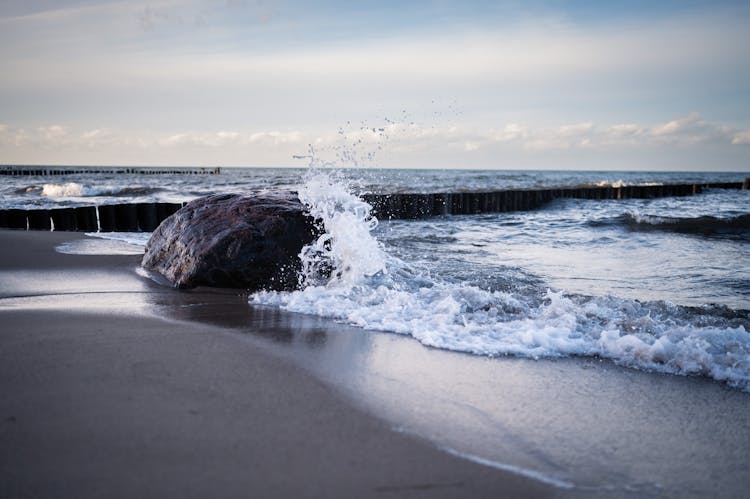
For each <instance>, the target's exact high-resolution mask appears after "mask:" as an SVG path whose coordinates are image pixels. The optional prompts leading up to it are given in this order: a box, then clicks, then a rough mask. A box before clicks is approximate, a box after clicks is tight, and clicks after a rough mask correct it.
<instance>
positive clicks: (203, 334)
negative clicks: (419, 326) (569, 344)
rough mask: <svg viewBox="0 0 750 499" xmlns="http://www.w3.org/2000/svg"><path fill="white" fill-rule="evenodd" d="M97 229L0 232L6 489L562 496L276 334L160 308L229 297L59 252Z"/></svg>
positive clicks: (1, 465)
mask: <svg viewBox="0 0 750 499" xmlns="http://www.w3.org/2000/svg"><path fill="white" fill-rule="evenodd" d="M82 237H84V236H83V235H78V234H71V233H41V232H23V231H20V232H12V231H2V232H0V240H1V241H2V242H1V243H0V261H1V263H0V295H1V296H0V323H1V324H2V327H1V328H0V329H1V330H2V332H1V333H0V356H1V359H0V384H1V387H0V391H1V392H2V393H3V396H2V397H1V398H0V417H1V420H0V424H1V425H2V426H1V427H0V442H1V444H0V484H1V485H0V496H2V497H4V498H22V497H36V498H41V497H77V498H82V497H128V498H131V497H546V496H550V495H553V493H554V489H553V488H552V487H549V486H547V485H544V484H540V483H538V482H536V481H533V480H530V479H527V478H524V477H521V476H518V475H515V474H511V473H505V472H502V471H498V470H496V469H492V468H490V467H487V466H482V465H479V464H475V463H472V462H469V461H466V460H464V459H460V458H458V457H455V456H452V455H450V454H448V453H445V452H442V451H441V450H439V449H438V448H437V447H436V446H434V445H432V444H431V443H430V442H427V441H425V440H423V439H419V438H416V437H413V436H410V435H407V434H404V433H399V432H397V431H394V430H393V429H392V428H391V426H390V425H389V424H388V423H387V422H386V421H384V420H382V419H380V418H377V417H374V416H373V415H370V414H368V413H367V412H365V411H364V410H362V409H361V408H358V407H355V406H354V405H353V404H352V403H351V402H350V401H347V400H346V399H345V397H343V396H342V395H341V394H340V393H339V392H337V391H336V390H334V389H332V388H331V387H330V386H327V385H326V384H324V383H322V382H320V381H319V380H317V379H316V378H315V377H313V376H311V375H310V374H309V372H308V371H306V370H305V369H303V368H301V367H299V366H297V365H295V364H294V363H293V362H291V361H290V360H288V359H284V358H282V357H281V356H279V355H274V354H272V353H270V352H269V351H268V350H269V348H268V346H269V345H266V346H265V347H263V346H258V345H257V343H259V342H267V340H264V339H262V338H250V340H249V341H248V338H247V336H246V335H244V334H238V333H237V332H233V331H232V330H230V329H227V328H226V327H220V326H212V325H207V324H205V323H199V322H194V323H191V322H187V321H182V320H174V319H169V318H164V319H160V318H158V317H155V316H154V313H155V312H154V311H158V310H161V309H163V308H165V307H175V308H179V307H181V306H185V307H189V306H190V303H191V302H192V303H196V302H201V303H206V302H210V301H211V300H212V299H213V300H214V301H217V297H216V296H215V295H214V296H213V297H212V296H211V295H210V294H209V295H208V296H204V297H201V294H200V293H182V294H181V293H176V292H174V291H172V290H170V289H164V288H160V287H159V286H157V285H156V284H153V283H151V282H150V281H148V280H147V279H144V278H141V277H139V276H137V275H136V274H135V268H136V266H137V265H138V262H139V260H140V259H139V257H137V256H135V257H134V256H79V255H63V254H59V253H56V252H55V251H54V246H55V245H56V244H60V243H61V242H64V241H68V240H71V239H77V238H82ZM107 283H109V284H108V285H107ZM107 287H109V289H106V288H107ZM227 296H229V297H230V299H229V301H231V300H232V299H234V300H235V301H236V298H234V294H231V293H230V294H226V293H224V294H222V293H219V294H218V297H219V300H218V301H226V297H227ZM222 297H224V299H222ZM183 298H184V299H183ZM154 303H161V305H153V304H154ZM164 303H167V304H168V305H164ZM149 304H152V305H149ZM159 307H161V308H159ZM145 309H150V310H151V312H150V313H147V312H145V311H144V310H145ZM175 315H179V314H175ZM271 343H273V342H271ZM271 346H272V347H273V345H271Z"/></svg>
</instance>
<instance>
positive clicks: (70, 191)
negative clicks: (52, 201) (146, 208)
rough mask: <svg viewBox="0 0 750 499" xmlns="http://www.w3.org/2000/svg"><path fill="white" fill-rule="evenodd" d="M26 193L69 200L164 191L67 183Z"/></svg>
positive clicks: (50, 185)
mask: <svg viewBox="0 0 750 499" xmlns="http://www.w3.org/2000/svg"><path fill="white" fill-rule="evenodd" d="M26 189H31V190H26V191H24V192H36V191H38V190H41V194H42V196H46V197H55V198H67V197H77V198H80V197H97V196H110V197H137V196H148V195H149V194H154V193H157V192H161V191H163V190H164V189H163V188H161V187H144V186H132V187H113V186H99V187H90V186H86V185H82V184H79V183H77V182H66V183H63V184H44V185H43V186H42V187H41V189H39V188H36V187H35V186H31V187H28V188H26Z"/></svg>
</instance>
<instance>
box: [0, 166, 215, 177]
mask: <svg viewBox="0 0 750 499" xmlns="http://www.w3.org/2000/svg"><path fill="white" fill-rule="evenodd" d="M220 173H221V168H220V167H218V166H217V167H214V168H205V167H198V168H187V167H185V168H125V167H119V168H83V167H79V166H77V167H75V168H52V167H23V166H18V167H17V166H6V167H0V175H10V176H14V177H15V176H41V175H44V176H48V175H80V174H109V175H116V174H139V175H218V174H220Z"/></svg>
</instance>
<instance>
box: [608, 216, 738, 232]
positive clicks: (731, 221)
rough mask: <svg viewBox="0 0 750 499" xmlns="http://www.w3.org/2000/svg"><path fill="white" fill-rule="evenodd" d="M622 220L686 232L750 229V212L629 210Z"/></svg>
mask: <svg viewBox="0 0 750 499" xmlns="http://www.w3.org/2000/svg"><path fill="white" fill-rule="evenodd" d="M620 220H621V221H622V222H623V223H625V224H626V225H627V226H628V227H630V228H632V229H637V230H662V231H670V232H681V233H686V234H720V233H726V232H735V231H742V232H744V231H748V230H750V214H747V213H746V214H742V215H736V216H733V217H716V216H710V215H705V216H700V217H692V218H691V217H687V218H679V217H662V216H658V215H646V214H641V213H637V212H627V213H624V214H623V215H622V217H621V218H620Z"/></svg>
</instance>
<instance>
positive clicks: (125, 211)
mask: <svg viewBox="0 0 750 499" xmlns="http://www.w3.org/2000/svg"><path fill="white" fill-rule="evenodd" d="M704 189H750V179H745V181H744V182H724V183H711V184H667V185H633V186H622V187H571V188H560V189H519V190H503V191H493V192H453V193H437V194H365V195H363V196H362V197H363V198H364V200H365V201H367V202H368V203H370V204H371V205H372V207H373V214H374V215H375V216H377V217H378V218H380V219H382V220H386V219H416V218H427V217H433V216H442V215H473V214H478V213H502V212H511V211H528V210H535V209H538V208H541V207H542V206H543V205H544V204H546V203H549V202H550V201H553V200H555V199H565V198H574V199H599V200H618V199H650V198H662V197H671V196H691V195H693V194H699V193H701V192H702V191H703V190H704ZM181 207H182V204H179V203H129V204H114V205H101V206H83V207H78V208H53V209H49V210H20V209H11V210H0V228H8V229H24V230H62V231H83V232H97V231H101V232H138V231H143V232H151V231H153V230H154V229H156V227H158V226H159V224H160V223H161V222H162V221H163V220H164V219H165V218H167V217H169V216H170V215H172V214H173V213H174V212H176V211H177V210H179V209H180V208H181Z"/></svg>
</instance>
